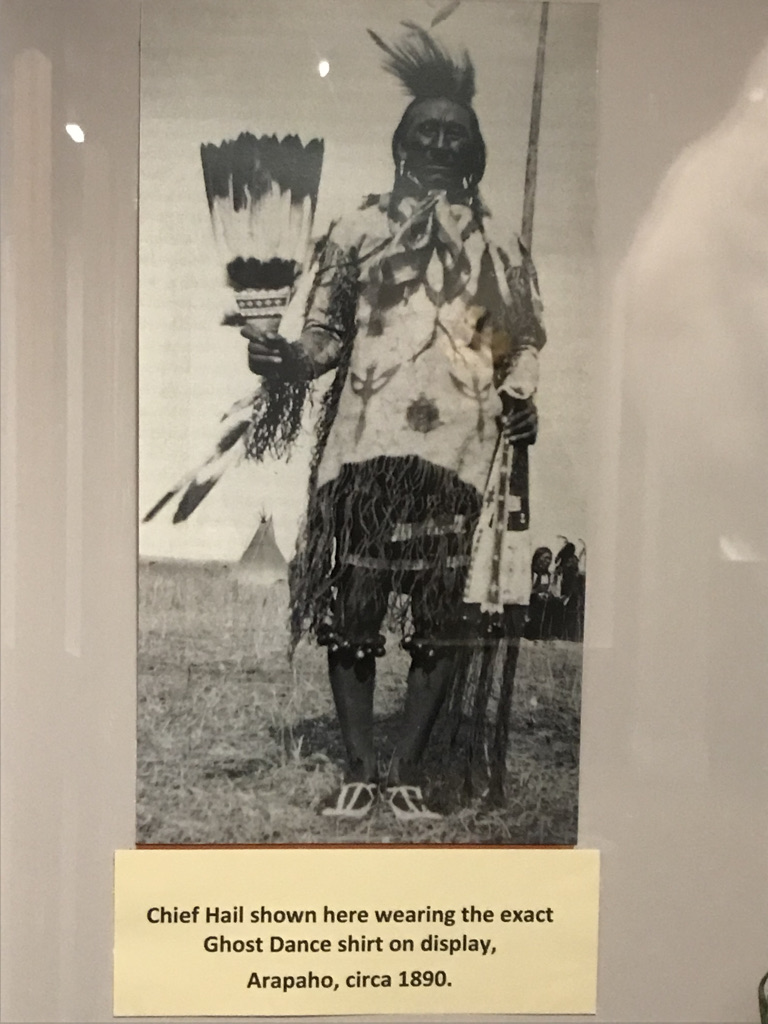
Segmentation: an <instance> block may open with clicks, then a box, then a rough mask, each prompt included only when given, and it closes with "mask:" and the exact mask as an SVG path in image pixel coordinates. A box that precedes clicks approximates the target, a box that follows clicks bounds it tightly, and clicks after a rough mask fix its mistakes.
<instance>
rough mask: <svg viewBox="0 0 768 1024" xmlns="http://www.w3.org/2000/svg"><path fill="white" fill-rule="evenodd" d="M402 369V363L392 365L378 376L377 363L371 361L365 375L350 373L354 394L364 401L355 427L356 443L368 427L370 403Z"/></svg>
mask: <svg viewBox="0 0 768 1024" xmlns="http://www.w3.org/2000/svg"><path fill="white" fill-rule="evenodd" d="M399 369H400V363H398V364H397V365H396V366H390V368H389V369H388V370H384V372H383V373H380V374H379V376H378V377H377V376H376V363H371V364H370V366H368V367H367V368H366V371H365V377H358V375H357V374H356V373H350V375H349V386H350V388H351V389H352V394H353V395H357V397H358V398H359V399H360V400H361V402H362V403H363V406H362V409H361V410H360V416H359V418H358V421H357V426H356V427H355V444H357V443H358V441H359V440H360V438H361V437H362V436H363V433H364V431H365V427H366V423H367V420H366V415H367V411H368V403H369V402H370V400H371V399H372V398H373V396H374V395H378V393H379V392H380V391H381V390H383V388H385V387H386V386H387V384H389V382H390V381H391V380H392V378H393V377H394V376H395V374H396V373H397V371H398V370H399Z"/></svg>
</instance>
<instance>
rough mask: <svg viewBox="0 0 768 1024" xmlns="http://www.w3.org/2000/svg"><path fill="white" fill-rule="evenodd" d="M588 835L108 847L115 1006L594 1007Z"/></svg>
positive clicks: (147, 1011)
mask: <svg viewBox="0 0 768 1024" xmlns="http://www.w3.org/2000/svg"><path fill="white" fill-rule="evenodd" d="M598 893H599V854H598V853H597V851H594V850H504V849H485V850H483V849H449V850H447V849H442V850H435V849H424V848H422V849H382V848H369V849H288V850H286V849H258V850H253V849H252V850H189V849H187V850H119V851H118V852H117V853H116V855H115V989H114V1012H115V1015H116V1016H197V1015H210V1016H226V1015H231V1016H254V1017H258V1016H272V1015H284V1016H293V1015H296V1016H301V1015H307V1014H312V1015H317V1014H364V1013H446V1012H451V1013H550V1014H556V1013H593V1012H594V1010H595V999H596V979H597V924H598Z"/></svg>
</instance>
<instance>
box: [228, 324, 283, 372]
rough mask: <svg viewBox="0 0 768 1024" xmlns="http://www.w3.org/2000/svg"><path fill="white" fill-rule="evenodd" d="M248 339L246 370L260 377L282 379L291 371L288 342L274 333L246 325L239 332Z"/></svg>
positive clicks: (252, 325) (253, 325)
mask: <svg viewBox="0 0 768 1024" xmlns="http://www.w3.org/2000/svg"><path fill="white" fill-rule="evenodd" d="M240 333H241V335H242V336H243V337H244V338H247V339H248V369H249V370H250V371H251V373H258V374H259V376H261V377H276V378H279V379H283V378H285V377H288V376H290V375H291V371H292V370H293V360H292V359H291V356H292V354H293V353H292V350H291V345H290V342H288V341H286V340H285V338H283V337H281V336H280V335H279V334H276V333H275V332H274V331H265V330H264V329H263V328H261V327H257V326H256V325H255V324H246V325H245V327H243V328H242V330H241V331H240Z"/></svg>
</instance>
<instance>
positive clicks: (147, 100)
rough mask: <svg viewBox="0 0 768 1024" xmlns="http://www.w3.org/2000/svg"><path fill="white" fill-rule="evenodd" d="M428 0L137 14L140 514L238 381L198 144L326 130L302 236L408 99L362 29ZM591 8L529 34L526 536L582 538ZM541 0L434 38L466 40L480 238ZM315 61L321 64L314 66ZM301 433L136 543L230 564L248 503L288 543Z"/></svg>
mask: <svg viewBox="0 0 768 1024" xmlns="http://www.w3.org/2000/svg"><path fill="white" fill-rule="evenodd" d="M441 6H442V2H440V3H438V2H437V0H435V2H430V0H412V2H401V0H384V2H383V0H376V2H375V3H374V2H373V0H370V2H361V0H291V2H290V3H287V2H283V0H227V2H226V3H224V2H221V0H208V2H197V0H163V2H162V3H156V4H153V3H147V4H146V5H145V7H144V13H143V19H142V65H141V66H142V97H141V104H142V105H141V114H142V125H141V169H140V233H141V239H140V369H139V382H140V384H139V407H140V408H139V435H140V436H139V447H140V452H139V455H140V458H139V477H140V479H139V501H140V506H139V511H140V513H144V512H145V511H146V510H147V509H148V508H149V507H150V506H151V505H153V504H154V503H155V501H156V500H157V498H158V497H159V496H160V495H161V494H163V493H164V492H165V491H166V490H167V489H168V487H169V485H170V484H172V483H173V482H175V481H176V480H177V479H178V478H179V477H180V476H181V475H182V474H183V473H184V472H186V470H188V469H189V468H191V467H192V466H194V465H195V464H196V463H197V462H199V461H200V460H201V459H202V458H203V457H204V456H205V455H206V453H207V452H208V450H209V449H210V448H211V447H212V445H213V444H214V443H215V441H216V439H217V436H218V434H217V421H218V418H219V416H220V415H221V413H223V412H224V411H225V410H226V409H227V408H228V407H229V406H230V405H231V403H232V402H233V401H234V400H235V399H237V398H239V397H241V396H242V395H243V394H245V393H247V392H248V391H249V390H251V389H252V388H253V387H254V384H255V381H256V378H254V377H253V376H252V375H251V374H250V373H249V371H248V368H247V360H246V351H245V343H244V341H243V339H242V338H241V337H240V335H239V333H238V331H237V330H236V329H233V328H226V327H221V326H219V324H220V320H221V316H222V314H223V312H224V311H225V309H226V308H227V307H228V301H227V298H228V297H227V295H226V292H225V291H223V290H222V286H221V280H222V276H223V267H222V266H221V262H220V259H219V257H218V254H217V250H216V247H215V245H214V242H213V236H212V233H211V226H210V221H209V218H208V208H207V204H206V200H205V191H204V187H203V178H202V170H201V165H200V156H199V149H200V143H201V142H216V143H219V142H221V140H222V139H225V138H233V137H235V136H237V135H238V134H239V133H240V132H241V131H251V132H253V133H254V134H257V135H258V134H261V133H262V132H275V133H276V134H278V135H284V134H288V133H289V132H290V133H296V134H299V135H300V136H301V138H302V140H303V141H305V142H306V141H307V140H308V139H309V138H311V137H314V136H319V137H322V138H324V139H325V161H324V166H323V176H322V181H321V188H320V198H319V203H318V213H317V218H316V222H315V225H316V230H317V232H318V233H319V232H320V231H322V229H323V227H324V226H325V225H326V224H327V222H328V220H329V219H330V218H331V217H333V216H337V215H338V213H339V212H342V211H344V210H350V209H354V207H355V205H356V204H357V203H358V202H359V199H360V197H362V196H363V195H364V194H366V193H368V192H377V191H386V190H387V189H388V188H389V187H390V186H391V183H392V160H391V156H390V142H391V136H392V132H393V130H394V128H395V126H396V124H397V122H398V120H399V118H400V116H401V114H402V111H403V110H404V108H405V105H406V103H407V97H405V96H404V95H403V93H402V92H401V90H400V87H399V85H398V83H397V82H396V80H395V79H394V78H392V77H391V76H390V75H388V74H386V73H385V72H384V71H382V70H381V69H380V67H379V57H380V52H379V51H378V50H377V49H376V47H375V46H374V45H373V43H372V42H371V41H370V39H369V38H368V36H367V34H366V32H365V29H366V28H367V27H370V28H372V29H374V30H375V31H377V32H378V33H379V34H380V35H382V36H383V37H384V38H385V39H394V38H396V37H397V36H398V35H399V33H400V29H399V22H400V21H401V20H403V19H410V20H413V21H417V22H418V23H420V24H422V25H424V26H428V25H429V22H430V21H431V19H432V17H433V16H434V14H435V13H436V11H437V10H438V9H439V8H440V7H441ZM597 13H598V11H597V5H596V4H589V3H584V4H582V3H561V4H558V3H552V4H550V22H549V35H548V44H547V66H546V73H545V92H544V106H543V114H542V125H541V143H540V151H539V182H538V191H537V198H536V219H535V226H534V258H535V261H536V264H537V267H538V271H539V278H540V284H541V291H542V298H543V300H544V307H545V322H546V327H547V330H548V335H549V341H548V344H547V347H546V348H545V350H544V352H543V353H542V357H541V363H542V378H541V385H540V389H539V396H538V404H539V412H540V418H541V427H540V436H539V441H538V443H537V444H536V446H535V448H534V449H532V453H531V464H532V465H531V474H532V481H531V487H532V490H531V500H532V505H531V513H532V540H533V542H534V544H539V543H548V544H550V545H554V544H555V543H556V537H557V535H558V534H563V535H567V536H569V537H571V538H576V537H582V538H585V539H587V540H588V531H587V523H586V518H585V509H586V504H587V496H588V488H589V486H590V474H591V468H590V466H589V465H588V462H587V459H586V444H585V438H586V437H587V434H588V427H589V415H590V409H589V406H590V381H591V370H590V367H591V360H592V352H593V349H594V346H593V341H594V335H595V315H596V313H595V310H596V299H595V295H594V281H595V272H594V246H593V222H594V213H595V200H594V158H595V143H596V138H595V133H596V109H595V103H596V98H595V97H596V81H595V79H596V59H597V57H596V54H597ZM539 16H540V6H539V4H537V3H527V2H525V3H514V2H504V0H464V2H462V3H461V4H460V6H459V8H458V9H457V11H456V12H455V13H454V14H452V15H451V16H450V17H449V18H448V19H447V20H446V21H444V22H443V23H442V24H441V25H439V26H438V27H437V28H436V30H435V34H436V35H438V36H439V37H440V38H441V39H442V40H444V41H445V42H446V43H447V44H449V45H450V46H452V47H459V46H466V47H467V49H468V50H469V52H470V54H471V56H472V58H473V60H474V62H475V66H476V69H477V98H476V102H475V108H476V110H477V114H478V117H479V119H480V124H481V127H482V130H483V134H484V137H485V140H486V144H487V147H488V167H487V171H486V175H485V178H484V180H483V184H482V192H483V196H484V198H485V200H486V203H487V204H488V205H489V206H490V208H491V211H492V213H493V218H492V221H491V222H490V227H491V231H492V233H493V235H494V237H495V238H496V240H497V241H498V242H499V243H500V244H502V245H504V246H508V245H509V244H510V240H511V238H512V235H513V233H514V232H515V231H517V230H518V229H519V225H520V214H521V210H522V194H523V179H524V164H525V153H526V142H527V135H528V123H529V117H530V102H531V86H532V81H533V69H534V60H535V50H536V39H537V35H538V25H539ZM321 60H327V61H328V62H329V64H330V73H329V74H328V75H327V76H326V77H324V78H323V77H321V76H320V75H319V73H318V64H319V62H320V61H321ZM310 443H311V438H310V437H309V436H307V437H306V438H305V439H304V443H303V444H301V445H300V446H299V449H298V450H297V452H296V454H295V455H294V457H293V458H292V459H291V461H290V462H289V463H288V464H284V463H280V464H264V465H261V466H255V465H253V464H245V465H243V466H242V467H240V468H239V469H238V470H236V471H233V472H231V473H230V474H228V476H227V477H225V479H224V480H223V481H222V482H221V483H220V484H219V485H218V486H217V487H216V488H215V489H214V491H213V492H212V493H211V495H210V496H209V497H208V498H207V499H206V500H205V501H204V502H203V504H202V505H201V506H200V508H199V509H198V511H197V512H196V513H195V514H194V515H193V516H192V517H191V519H190V520H189V521H188V522H187V523H185V524H181V525H178V526H173V525H172V524H171V522H170V516H166V515H161V516H159V517H158V519H156V520H155V521H153V522H152V523H149V524H146V525H143V526H142V527H141V529H140V538H139V544H140V552H141V554H142V555H148V556H172V557H183V558H217V559H235V558H238V557H239V556H240V554H241V552H242V550H243V549H244V548H245V546H246V545H247V543H248V541H249V540H250V537H251V535H252V534H253V532H254V530H255V529H256V526H257V525H258V521H259V513H260V512H261V511H262V510H264V511H266V512H267V513H272V514H273V515H274V520H275V532H276V536H277V540H278V543H279V544H280V546H281V548H282V549H283V551H284V552H285V553H286V554H287V555H289V554H290V553H291V551H292V548H293V543H294V538H295V531H296V523H297V520H298V517H299V516H300V515H301V513H302V511H303V507H304V501H305V495H306V471H307V462H308V452H309V448H310Z"/></svg>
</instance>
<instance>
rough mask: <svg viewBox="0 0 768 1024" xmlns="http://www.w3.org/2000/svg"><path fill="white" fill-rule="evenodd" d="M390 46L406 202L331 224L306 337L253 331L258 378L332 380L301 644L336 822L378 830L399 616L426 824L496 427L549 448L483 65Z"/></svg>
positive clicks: (305, 563) (408, 780)
mask: <svg viewBox="0 0 768 1024" xmlns="http://www.w3.org/2000/svg"><path fill="white" fill-rule="evenodd" d="M374 38H375V40H376V42H377V44H378V45H379V46H381V47H382V49H384V50H385V51H386V53H387V58H386V61H385V65H384V66H385V67H386V68H387V70H389V71H390V72H392V73H394V74H396V75H397V76H398V77H399V79H400V80H401V82H402V83H403V84H404V85H405V86H406V88H407V89H408V91H409V93H410V94H411V96H412V97H413V98H412V102H411V103H410V105H409V106H408V108H407V109H406V111H405V113H404V115H403V117H402V119H401V121H400V124H399V125H398V127H397V129H396V131H395V133H394V136H393V140H392V153H393V157H394V162H395V180H394V185H393V188H392V191H391V193H389V194H386V195H380V196H369V197H368V198H367V200H366V201H365V202H364V204H363V205H362V207H361V208H360V210H359V212H358V214H357V215H356V216H355V217H353V218H351V219H348V220H342V221H339V222H336V223H335V224H334V225H333V226H332V228H331V230H330V232H329V235H328V237H327V239H326V241H325V244H324V245H323V246H322V249H321V251H320V255H319V257H318V261H317V265H316V268H315V276H314V279H313V288H312V292H311V296H310V298H309V301H308V303H307V308H306V316H305V319H304V329H303V333H302V334H301V338H300V340H299V341H297V342H291V343H289V342H287V341H285V340H284V339H283V338H281V337H278V336H274V335H272V336H267V335H265V334H264V333H261V332H259V331H257V330H256V329H255V328H253V327H247V328H245V329H244V331H243V333H244V335H246V336H247V337H248V338H249V346H248V352H249V365H250V368H251V370H252V371H253V372H254V373H257V374H260V375H262V376H264V377H265V378H267V379H268V380H269V379H270V378H272V379H273V380H279V381H281V382H283V383H285V382H290V381H295V382H297V384H298V383H302V382H305V381H306V380H307V379H312V378H316V377H318V376H320V375H321V374H324V373H327V372H333V373H334V374H335V377H334V379H333V381H332V383H331V386H330V388H329V390H328V392H327V396H326V398H325V400H324V405H323V409H322V412H321V417H320V424H319V427H318V442H317V447H316V451H315V457H314V461H313V470H312V478H311V482H310V499H309V508H308V512H307V517H306V525H305V530H304V535H303V539H302V540H301V541H300V544H299V551H298V554H297V557H296V560H295V562H294V566H293V581H292V602H293V604H292V608H293V620H294V629H295V632H297V633H299V634H301V633H304V632H307V631H309V632H312V633H314V634H315V636H316V637H317V639H318V640H319V642H320V643H321V644H324V645H326V646H327V649H328V666H329V672H330V682H331V687H332V690H333V696H334V700H335V704H336V710H337V713H338V718H339V723H340V726H341V731H342V734H343V738H344V743H345V746H346V751H347V758H348V766H347V773H346V778H345V781H344V784H343V785H342V786H341V788H340V789H339V790H338V791H337V792H336V793H334V794H333V796H332V797H331V798H330V799H329V801H328V804H327V806H326V807H325V808H324V810H323V812H322V813H323V814H326V815H332V816H337V817H349V818H359V817H363V816H364V815H365V814H367V813H368V812H369V811H370V810H371V808H372V807H373V805H374V803H375V801H376V799H377V798H378V795H379V775H378V767H377V757H376V752H375V751H374V746H373V691H374V682H375V675H376V658H377V656H379V655H381V654H383V652H384V636H383V635H382V634H381V633H380V630H381V628H382V624H383V623H384V621H385V620H387V621H388V622H389V624H390V625H392V624H393V623H394V624H399V625H401V626H402V627H403V632H404V634H405V635H404V638H403V645H404V646H405V647H406V649H407V650H409V651H410V653H411V667H410V671H409V673H408V680H407V690H406V696H405V708H404V712H403V719H402V724H401V727H400V734H399V740H398V742H397V743H396V746H395V749H394V751H393V752H392V755H391V759H390V761H389V763H388V769H387V772H386V775H385V777H384V778H383V779H382V780H381V783H382V784H383V787H384V795H385V799H386V801H387V803H388V805H389V806H390V808H391V809H392V811H393V812H394V813H395V815H396V816H397V817H398V818H400V819H402V820H412V819H419V818H430V817H438V816H439V815H437V814H436V813H435V812H433V811H432V810H430V809H429V808H428V807H427V804H426V802H425V798H424V795H423V793H422V789H421V786H420V784H419V783H420V779H419V775H418V767H419V761H420V758H421V755H422V754H423V752H424V750H425V748H426V745H427V741H428V739H429V735H430V732H431V730H432V727H433V724H434V722H435V719H436V717H437V714H438V712H439V710H440V707H441V704H442V703H443V701H444V698H445V696H446V693H447V692H448V690H449V688H450V686H451V680H452V679H453V678H454V675H455V672H456V659H457V651H458V650H459V649H460V648H461V646H462V645H466V644H467V643H471V638H469V637H468V636H467V630H466V624H465V620H466V615H465V610H466V607H467V606H466V605H465V604H464V600H465V587H466V582H467V574H468V570H469V565H470V556H471V552H472V540H473V533H474V531H475V527H476V525H477V523H478V520H479V517H480V514H481V511H482V508H483V494H484V490H485V487H486V482H487V479H488V475H489V470H490V467H491V463H492V461H493V458H494V451H495V449H496V445H497V441H498V436H499V429H502V430H503V431H504V434H505V436H506V439H507V441H508V442H509V443H514V444H517V445H520V444H529V443H532V442H533V441H534V440H535V434H536V425H537V419H536V409H535V406H534V403H533V397H532V396H533V393H534V392H535V386H536V371H537V353H538V350H539V349H540V348H541V346H542V345H543V344H544V331H543V328H542V325H541V320H540V304H539V301H538V297H537V293H536V289H535V284H534V281H535V274H534V271H533V267H532V264H531V263H530V259H529V258H528V256H527V254H526V253H525V252H522V251H521V252H520V253H519V254H517V258H516V259H515V260H512V259H510V257H509V256H508V255H507V254H505V253H504V252H502V251H501V250H500V249H499V248H498V247H497V246H495V245H494V244H493V243H492V242H491V241H490V240H489V238H488V235H487V233H486V220H487V211H486V210H485V208H484V206H483V204H482V201H481V199H480V196H479V193H478V186H479V183H480V180H481V178H482V176H483V172H484V169H485V145H484V142H483V138H482V135H481V133H480V127H479V124H478V120H477V117H476V115H475V112H474V110H473V108H472V99H473V96H474V88H475V87H474V68H473V66H472V64H471V62H470V59H469V57H468V55H467V54H466V53H464V54H462V55H461V56H460V57H459V58H458V59H455V58H453V57H452V56H451V55H449V54H448V53H447V52H446V51H445V50H444V49H443V48H442V47H441V46H440V45H439V44H438V43H436V42H435V40H434V39H433V38H432V37H431V36H430V35H428V34H427V33H426V32H423V31H421V30H418V29H416V28H415V27H414V28H413V30H412V31H411V34H410V35H409V36H408V37H406V39H405V40H404V41H403V42H402V43H401V44H399V45H397V46H388V45H386V44H384V43H383V42H382V41H381V40H380V39H378V37H374ZM529 565H530V560H529V559H527V560H526V566H527V568H526V573H527V574H529V571H530V570H529Z"/></svg>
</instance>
